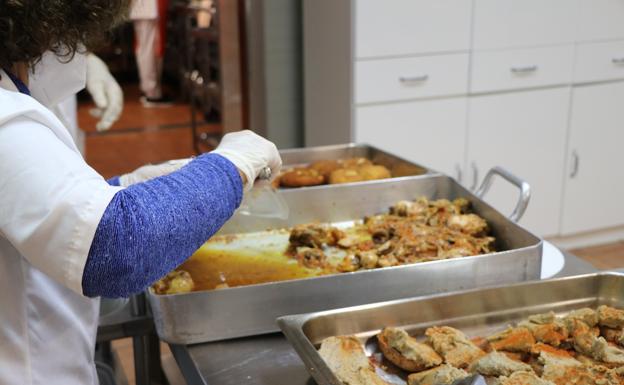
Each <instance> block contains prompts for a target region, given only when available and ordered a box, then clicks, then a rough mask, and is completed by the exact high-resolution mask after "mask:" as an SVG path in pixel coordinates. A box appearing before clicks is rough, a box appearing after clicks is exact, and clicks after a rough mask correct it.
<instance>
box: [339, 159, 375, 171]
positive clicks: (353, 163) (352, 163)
mask: <svg viewBox="0 0 624 385" xmlns="http://www.w3.org/2000/svg"><path fill="white" fill-rule="evenodd" d="M338 162H339V163H340V166H341V167H342V168H359V167H362V166H370V165H372V164H373V162H371V161H370V160H368V159H366V158H362V157H357V158H347V159H341V160H339V161H338Z"/></svg>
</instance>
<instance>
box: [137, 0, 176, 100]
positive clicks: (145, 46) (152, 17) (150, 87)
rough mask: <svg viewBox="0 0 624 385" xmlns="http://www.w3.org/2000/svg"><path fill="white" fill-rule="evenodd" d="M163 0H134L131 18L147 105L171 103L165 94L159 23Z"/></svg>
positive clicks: (142, 88) (161, 37)
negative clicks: (162, 81) (163, 89)
mask: <svg viewBox="0 0 624 385" xmlns="http://www.w3.org/2000/svg"><path fill="white" fill-rule="evenodd" d="M162 1H163V0H133V2H132V8H131V9H130V19H132V22H133V24H134V34H135V39H136V49H135V54H136V61H137V67H138V70H139V79H140V81H141V92H142V93H143V96H142V97H141V102H142V103H143V105H144V106H145V107H155V106H163V105H169V104H171V100H170V99H169V98H168V97H166V96H164V95H163V91H162V85H161V79H162V71H163V56H164V52H163V47H164V42H163V41H162V39H163V36H162V35H161V29H160V25H159V21H160V20H159V19H160V17H164V16H165V15H160V12H159V11H160V10H161V9H164V8H165V7H162V6H160V5H161V4H160V2H162Z"/></svg>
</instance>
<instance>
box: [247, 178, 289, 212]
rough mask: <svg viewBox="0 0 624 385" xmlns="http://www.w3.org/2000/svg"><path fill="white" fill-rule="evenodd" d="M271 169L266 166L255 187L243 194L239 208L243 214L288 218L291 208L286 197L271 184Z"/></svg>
mask: <svg viewBox="0 0 624 385" xmlns="http://www.w3.org/2000/svg"><path fill="white" fill-rule="evenodd" d="M270 180H271V169H270V168H269V167H265V168H264V169H263V170H262V172H260V175H259V176H258V179H257V181H256V183H254V186H253V188H252V189H251V190H250V191H248V192H247V193H245V195H243V201H242V203H241V205H240V207H239V209H238V213H239V214H241V215H247V216H251V217H260V218H276V219H283V220H286V219H288V215H289V214H290V210H289V208H288V204H287V203H286V201H285V200H284V198H283V197H282V196H281V195H280V194H278V192H277V191H275V189H274V188H273V187H272V186H271V183H270Z"/></svg>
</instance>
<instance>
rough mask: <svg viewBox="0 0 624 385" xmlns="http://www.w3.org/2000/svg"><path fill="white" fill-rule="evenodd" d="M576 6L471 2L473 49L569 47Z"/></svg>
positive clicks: (517, 0)
mask: <svg viewBox="0 0 624 385" xmlns="http://www.w3.org/2000/svg"><path fill="white" fill-rule="evenodd" d="M589 1H593V0H589ZM578 2H579V0H548V1H544V0H475V13H474V43H473V44H474V45H473V47H474V48H475V49H478V50H480V49H498V48H512V47H531V46H538V45H540V46H541V45H550V44H564V43H573V42H574V41H575V37H576V36H575V32H576V30H575V28H576V25H577V14H578Z"/></svg>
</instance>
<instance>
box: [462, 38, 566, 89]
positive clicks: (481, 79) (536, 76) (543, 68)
mask: <svg viewBox="0 0 624 385" xmlns="http://www.w3.org/2000/svg"><path fill="white" fill-rule="evenodd" d="M573 64H574V45H572V44H566V45H560V46H553V47H540V48H524V49H513V50H503V51H486V52H475V53H473V55H472V76H471V86H470V91H471V92H473V93H481V92H492V91H504V90H512V89H523V88H533V87H544V86H553V85H562V84H569V83H570V82H571V81H572V69H573V67H574V65H573Z"/></svg>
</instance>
